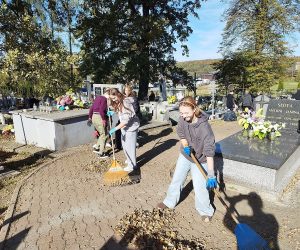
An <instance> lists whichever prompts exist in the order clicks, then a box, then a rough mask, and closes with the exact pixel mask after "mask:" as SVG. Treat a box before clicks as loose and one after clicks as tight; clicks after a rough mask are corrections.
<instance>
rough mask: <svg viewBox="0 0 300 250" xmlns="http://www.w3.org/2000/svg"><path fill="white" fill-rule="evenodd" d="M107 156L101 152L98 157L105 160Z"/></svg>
mask: <svg viewBox="0 0 300 250" xmlns="http://www.w3.org/2000/svg"><path fill="white" fill-rule="evenodd" d="M108 156H109V155H108V154H107V153H106V152H103V153H102V154H100V155H99V158H101V159H105V158H107V157H108Z"/></svg>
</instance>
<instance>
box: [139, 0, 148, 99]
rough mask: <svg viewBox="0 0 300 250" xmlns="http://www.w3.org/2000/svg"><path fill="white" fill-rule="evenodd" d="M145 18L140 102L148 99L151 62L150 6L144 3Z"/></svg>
mask: <svg viewBox="0 0 300 250" xmlns="http://www.w3.org/2000/svg"><path fill="white" fill-rule="evenodd" d="M143 17H144V27H143V31H144V32H143V36H142V39H141V44H140V48H141V51H142V53H141V62H140V65H139V66H140V70H139V71H140V74H139V78H140V79H139V94H138V99H139V100H145V99H147V97H148V86H149V79H150V62H149V56H150V55H149V41H148V38H147V37H148V36H147V35H148V33H149V31H150V30H149V25H148V17H149V6H148V4H147V2H145V3H143Z"/></svg>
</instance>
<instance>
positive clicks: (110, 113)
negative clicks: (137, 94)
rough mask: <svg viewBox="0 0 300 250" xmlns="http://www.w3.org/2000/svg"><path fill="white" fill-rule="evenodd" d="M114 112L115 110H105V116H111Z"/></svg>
mask: <svg viewBox="0 0 300 250" xmlns="http://www.w3.org/2000/svg"><path fill="white" fill-rule="evenodd" d="M114 113H115V112H114V111H112V110H108V111H107V112H106V114H107V116H113V115H114Z"/></svg>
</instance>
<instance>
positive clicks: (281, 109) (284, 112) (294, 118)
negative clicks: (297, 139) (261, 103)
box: [266, 100, 300, 132]
mask: <svg viewBox="0 0 300 250" xmlns="http://www.w3.org/2000/svg"><path fill="white" fill-rule="evenodd" d="M266 120H268V121H271V122H275V123H285V125H286V129H289V130H291V131H294V132H296V131H297V129H298V121H299V120H300V101H299V100H270V102H269V106H268V110H267V115H266Z"/></svg>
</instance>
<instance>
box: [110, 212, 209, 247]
mask: <svg viewBox="0 0 300 250" xmlns="http://www.w3.org/2000/svg"><path fill="white" fill-rule="evenodd" d="M174 216H175V212H174V210H170V209H165V210H159V209H153V211H148V210H142V209H139V210H138V209H137V210H135V211H134V212H133V213H132V214H126V215H125V216H124V217H123V218H122V219H121V220H120V222H119V223H118V225H117V226H116V228H115V231H116V233H117V234H119V235H120V236H121V237H122V240H121V241H120V244H121V245H124V246H128V245H132V246H134V247H135V248H137V249H205V244H204V241H203V240H199V239H192V240H185V239H183V237H182V236H181V235H180V234H179V233H178V232H177V231H176V230H172V225H173V223H174Z"/></svg>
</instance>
